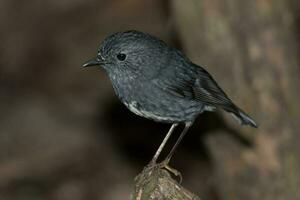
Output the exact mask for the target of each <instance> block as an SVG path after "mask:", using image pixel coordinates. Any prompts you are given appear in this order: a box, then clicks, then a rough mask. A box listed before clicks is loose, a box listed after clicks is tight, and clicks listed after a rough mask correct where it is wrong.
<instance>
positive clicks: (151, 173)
mask: <svg viewBox="0 0 300 200" xmlns="http://www.w3.org/2000/svg"><path fill="white" fill-rule="evenodd" d="M130 199H131V200H200V198H199V197H197V196H196V195H195V194H193V193H192V192H190V191H188V190H186V189H185V188H183V187H182V186H181V185H180V184H179V183H178V182H177V181H175V180H174V179H172V177H171V176H170V174H169V173H168V172H167V171H166V170H164V169H160V168H149V167H146V168H145V169H144V170H143V171H142V172H141V173H140V174H139V175H138V176H137V177H136V178H135V188H134V191H133V193H132V194H131V198H130Z"/></svg>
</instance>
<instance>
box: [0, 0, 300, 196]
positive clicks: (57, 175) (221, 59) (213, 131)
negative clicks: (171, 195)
mask: <svg viewBox="0 0 300 200" xmlns="http://www.w3.org/2000/svg"><path fill="white" fill-rule="evenodd" d="M299 13H300V3H298V1H296V0H287V1H286V0H256V1H239V0H185V1H182V0H168V1H166V0H165V1H159V0H110V1H109V0H98V1H96V0H87V1H79V0H73V1H71V0H52V1H51V0H44V1H38V0H28V1H17V0H1V1H0V22H1V28H0V38H1V45H0V111H1V115H0V199H1V200H2V199H3V200H25V199H26V200H27V199H28V200H39V199H45V200H86V199H89V200H94V199H95V200H97V199H104V200H115V199H129V195H130V192H131V190H132V189H133V184H134V177H135V176H136V175H137V174H138V173H139V172H140V171H141V170H142V169H143V166H145V165H146V164H147V163H148V162H149V161H150V159H151V157H152V156H153V154H154V152H155V150H156V149H157V147H158V146H159V144H160V142H161V141H162V139H163V137H164V136H165V134H166V131H167V130H168V128H169V125H164V124H158V123H155V122H152V121H149V120H146V119H143V118H140V117H138V116H136V115H134V114H132V113H130V112H129V111H128V110H127V109H126V108H125V107H124V106H123V105H121V103H120V102H119V101H118V99H117V97H116V96H115V95H114V92H113V89H112V87H111V84H110V81H109V80H108V77H107V76H106V75H105V73H104V71H103V70H101V69H100V68H93V69H92V68H90V69H88V70H86V69H83V68H81V65H82V64H83V63H84V62H85V61H86V60H87V59H89V58H90V57H92V56H94V55H95V54H96V50H97V47H98V46H99V44H100V42H101V41H102V40H103V39H104V37H106V36H108V35H109V34H111V33H114V32H116V31H124V30H130V29H136V30H140V31H144V32H149V33H151V34H153V35H155V36H157V37H159V38H161V39H163V40H164V41H166V42H167V43H168V44H170V45H172V46H175V47H177V48H179V49H181V50H182V51H184V52H185V53H186V54H187V55H188V56H189V57H190V58H191V59H192V60H193V61H194V62H195V63H197V64H200V65H202V66H204V67H205V68H206V69H207V70H208V71H209V72H211V74H212V75H213V76H214V77H215V79H216V80H217V81H218V82H219V84H220V85H222V87H223V88H224V90H225V91H226V92H227V93H228V95H229V96H231V97H232V99H233V100H234V101H235V102H236V103H237V104H238V105H240V106H241V107H242V108H243V109H244V110H245V111H247V112H248V113H249V114H250V115H251V116H252V117H253V118H254V119H256V120H257V121H258V123H259V124H260V127H259V129H257V130H254V129H251V128H248V127H241V126H239V125H238V124H237V123H236V122H235V121H234V120H233V119H232V118H231V117H230V116H229V117H228V115H223V113H217V114H212V113H205V114H203V115H201V116H200V117H199V118H198V120H197V121H196V123H195V124H194V126H193V127H192V130H191V131H190V132H189V134H188V135H187V136H186V138H185V139H184V141H183V142H182V144H181V146H180V147H179V149H178V150H177V152H176V155H175V156H174V158H173V160H172V162H171V165H172V166H173V167H175V168H176V169H178V170H179V171H181V173H182V174H183V183H182V184H183V186H184V187H186V188H188V189H189V190H191V191H193V192H195V193H196V194H198V195H199V196H200V197H201V198H202V199H206V200H227V199H228V200H229V199H230V200H235V199H236V200H238V199H243V200H254V199H264V200H269V199H270V200H271V199H272V200H277V199H278V200H281V199H289V200H294V199H295V200H296V199H300V190H299V188H300V173H299V171H300V135H299V134H300V133H299V128H300V127H299V119H300V104H299V98H300V90H299V85H300V83H299V82H300V80H299V75H300V74H299V71H300V67H299V63H300V59H299V58H300V57H299V47H300V41H299V36H300V14H299ZM178 134H179V131H178V132H177V136H178ZM175 138H176V137H175V136H174V137H173V138H172V141H173V142H174V140H175ZM170 143H172V142H170ZM168 148H170V145H169V146H168ZM165 153H166V152H165Z"/></svg>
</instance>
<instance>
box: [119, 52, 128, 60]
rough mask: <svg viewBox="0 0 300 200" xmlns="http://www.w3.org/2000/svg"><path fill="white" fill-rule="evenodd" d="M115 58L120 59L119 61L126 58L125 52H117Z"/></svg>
mask: <svg viewBox="0 0 300 200" xmlns="http://www.w3.org/2000/svg"><path fill="white" fill-rule="evenodd" d="M117 58H118V60H120V61H124V60H125V59H126V54H124V53H119V54H118V55H117Z"/></svg>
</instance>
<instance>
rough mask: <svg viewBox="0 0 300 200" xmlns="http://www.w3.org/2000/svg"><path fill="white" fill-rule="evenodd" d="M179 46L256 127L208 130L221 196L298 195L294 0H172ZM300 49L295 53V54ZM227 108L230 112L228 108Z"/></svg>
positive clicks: (270, 198) (250, 199) (299, 114)
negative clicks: (237, 137) (242, 140)
mask: <svg viewBox="0 0 300 200" xmlns="http://www.w3.org/2000/svg"><path fill="white" fill-rule="evenodd" d="M172 11H173V14H174V17H175V19H176V27H177V30H178V32H179V37H180V39H181V41H182V44H183V48H184V51H185V52H186V53H187V54H188V56H189V57H190V58H191V59H192V60H193V61H194V62H195V63H197V64H200V65H202V66H203V67H204V68H206V69H207V70H208V71H209V72H210V73H211V74H212V75H213V77H214V78H215V79H216V81H217V82H218V83H219V84H220V85H221V87H222V88H223V89H224V90H225V91H226V93H227V94H228V95H229V96H230V97H231V98H232V100H233V101H234V102H235V103H236V104H237V105H239V106H240V107H241V108H243V110H245V111H246V112H247V113H249V114H250V115H251V116H252V117H253V118H254V119H255V120H256V121H257V122H258V124H259V128H258V129H251V128H246V127H239V126H238V125H236V124H235V123H234V120H231V119H230V120H229V119H228V120H227V117H225V115H224V117H225V120H226V122H227V123H228V124H229V126H231V127H232V130H235V132H238V133H239V134H241V135H243V136H244V137H248V138H249V139H251V140H252V142H253V145H251V146H250V147H249V146H245V145H243V144H241V143H239V141H236V140H235V139H234V138H233V137H231V135H230V134H225V133H224V132H220V134H213V135H210V136H209V137H208V138H207V146H208V148H209V150H210V152H211V156H212V159H213V162H214V166H215V174H216V180H217V181H216V183H217V187H218V192H219V196H220V197H221V199H228V200H229V199H230V200H235V199H236V200H240V199H243V200H254V199H255V200H257V199H264V200H276V199H300V189H299V188H300V173H299V171H300V155H299V154H300V134H299V131H298V129H299V119H300V104H299V97H300V93H299V92H300V90H299V85H300V80H299V67H298V65H299V60H298V59H297V54H298V53H297V46H296V44H297V43H296V42H298V41H296V38H295V35H294V32H295V24H294V16H293V12H292V11H293V8H292V7H291V6H290V4H289V1H283V0H263V1H261V0H255V1H240V0H185V1H182V0H173V1H172ZM298 55H299V54H298ZM226 116H227V115H226Z"/></svg>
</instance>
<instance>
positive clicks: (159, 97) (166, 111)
mask: <svg viewBox="0 0 300 200" xmlns="http://www.w3.org/2000/svg"><path fill="white" fill-rule="evenodd" d="M96 64H99V65H102V66H103V68H104V69H105V70H106V72H107V74H108V76H109V78H110V80H111V82H112V85H113V88H114V90H115V92H116V94H117V95H118V97H119V98H120V100H121V101H122V102H123V103H124V104H125V105H126V106H127V107H128V108H129V109H130V110H131V111H132V112H134V113H135V114H138V115H140V116H143V117H146V118H149V119H152V120H155V121H159V122H167V123H187V122H193V121H194V119H195V118H196V117H197V116H198V115H199V114H200V113H202V112H203V111H213V110H215V109H223V110H225V111H227V112H229V113H231V114H232V115H233V116H234V117H235V118H236V119H238V121H239V122H240V123H241V124H245V125H250V126H252V127H257V125H256V123H255V122H254V120H253V119H251V117H249V116H248V115H247V114H246V113H245V112H244V111H242V110H241V109H240V108H238V107H237V106H236V105H235V104H234V103H233V102H232V101H231V100H230V99H229V98H228V96H227V95H226V94H225V92H224V91H223V90H222V89H221V88H220V87H219V86H218V84H217V83H216V81H215V80H214V79H213V78H212V76H211V75H210V74H209V73H208V72H207V71H206V70H205V69H203V68H202V67H200V66H198V65H196V64H194V63H192V62H191V61H190V60H189V59H188V58H187V57H186V56H185V55H183V54H182V53H181V52H180V51H178V50H176V49H175V48H172V47H170V46H168V45H166V44H165V43H164V42H163V41H161V40H159V39H157V38H155V37H153V36H151V35H149V34H146V33H142V32H139V31H127V32H119V33H115V34H113V35H111V36H109V37H108V38H106V39H105V40H104V41H103V42H102V44H101V45H100V48H99V52H98V55H97V58H96V59H94V60H92V61H89V62H88V63H86V64H85V66H90V65H96Z"/></svg>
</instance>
